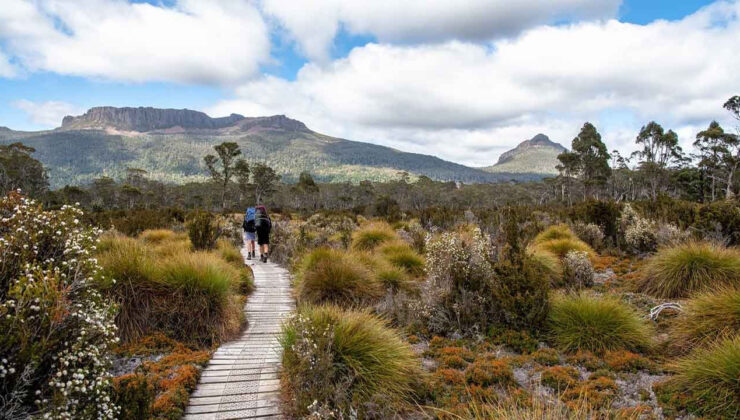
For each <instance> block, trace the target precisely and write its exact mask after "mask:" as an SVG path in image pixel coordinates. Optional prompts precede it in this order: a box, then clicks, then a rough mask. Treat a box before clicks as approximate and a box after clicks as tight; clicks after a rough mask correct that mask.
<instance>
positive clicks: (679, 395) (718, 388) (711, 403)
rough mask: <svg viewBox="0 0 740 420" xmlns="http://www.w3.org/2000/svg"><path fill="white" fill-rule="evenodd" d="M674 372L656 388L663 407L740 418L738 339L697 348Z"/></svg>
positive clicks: (703, 415) (678, 362) (707, 415)
mask: <svg viewBox="0 0 740 420" xmlns="http://www.w3.org/2000/svg"><path fill="white" fill-rule="evenodd" d="M673 369H674V370H675V371H676V375H675V376H673V377H672V378H671V379H669V380H668V381H667V382H665V383H663V384H660V385H656V394H657V395H658V400H659V401H661V402H662V403H663V404H667V405H668V406H673V407H675V408H678V409H679V410H687V411H689V412H691V413H692V414H695V415H698V416H702V417H707V418H716V419H730V418H738V417H740V336H736V337H734V338H726V339H724V340H721V341H718V342H716V343H715V344H713V345H712V346H709V347H704V348H699V349H697V350H695V351H694V352H692V353H691V354H690V355H688V356H686V357H684V358H682V359H680V360H678V361H677V362H675V363H674V364H673Z"/></svg>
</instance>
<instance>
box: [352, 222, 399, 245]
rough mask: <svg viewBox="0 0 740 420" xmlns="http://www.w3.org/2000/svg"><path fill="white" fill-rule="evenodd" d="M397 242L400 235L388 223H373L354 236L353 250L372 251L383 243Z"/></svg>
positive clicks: (357, 231)
mask: <svg viewBox="0 0 740 420" xmlns="http://www.w3.org/2000/svg"><path fill="white" fill-rule="evenodd" d="M395 240H398V235H397V234H396V231H394V230H393V228H392V227H391V226H390V225H389V224H388V223H385V222H372V223H368V224H366V225H364V226H362V227H361V228H359V229H357V230H356V231H355V232H354V233H353V234H352V249H354V250H357V251H370V250H373V249H375V248H376V247H378V246H379V245H381V244H383V243H386V242H392V241H395Z"/></svg>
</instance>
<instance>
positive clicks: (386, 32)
mask: <svg viewBox="0 0 740 420" xmlns="http://www.w3.org/2000/svg"><path fill="white" fill-rule="evenodd" d="M620 4H621V0H550V1H546V2H543V1H541V0H517V1H508V0H458V1H449V0H405V1H397V0H374V1H356V0H263V8H264V10H265V12H266V13H267V14H269V15H272V16H274V17H276V18H277V19H278V20H279V21H280V22H281V23H282V25H283V26H284V27H285V28H286V29H287V30H288V31H289V32H290V33H291V34H292V36H293V38H294V40H295V41H296V42H297V43H298V45H299V47H300V49H301V50H302V52H303V53H304V54H305V55H306V56H307V57H309V58H311V59H313V60H317V61H320V62H326V61H327V59H328V56H329V54H328V51H329V47H330V46H331V43H332V40H333V39H334V36H335V34H336V33H337V30H338V29H339V28H340V27H343V28H345V29H346V30H348V31H349V32H350V33H354V34H371V35H374V36H375V37H377V38H378V39H379V40H380V41H381V42H406V43H407V42H421V43H428V42H444V41H448V40H452V39H458V40H475V41H481V40H489V39H492V38H500V37H504V36H513V35H516V34H518V33H519V32H521V31H522V30H525V29H527V28H529V27H532V26H534V25H538V24H543V23H551V22H555V21H557V20H562V19H569V18H570V19H575V18H581V19H594V18H609V17H613V16H615V15H616V13H617V10H618V9H619V5H620Z"/></svg>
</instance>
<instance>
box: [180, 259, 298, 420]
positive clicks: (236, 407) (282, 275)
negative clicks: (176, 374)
mask: <svg viewBox="0 0 740 420" xmlns="http://www.w3.org/2000/svg"><path fill="white" fill-rule="evenodd" d="M242 256H246V250H245V248H242ZM245 262H246V263H248V265H249V266H250V267H251V268H252V271H253V273H254V285H255V291H254V293H252V295H251V296H249V299H248V300H247V304H246V305H245V306H244V313H245V314H246V317H247V321H248V325H247V328H246V330H245V331H244V332H243V333H242V335H241V337H240V338H239V339H237V340H235V341H230V342H227V343H224V344H222V345H221V346H220V347H219V348H218V350H216V352H215V353H214V354H213V358H212V359H211V360H210V361H209V362H208V366H207V367H206V368H205V369H204V370H203V373H202V375H201V378H200V382H199V383H198V387H197V388H196V389H195V391H193V393H192V394H191V395H190V401H189V402H188V407H187V409H186V411H185V417H184V418H185V419H186V420H191V419H192V420H206V419H208V420H215V419H251V418H259V419H281V418H283V416H282V415H281V414H280V403H279V393H280V380H279V378H278V373H279V369H280V358H281V356H282V348H281V347H280V343H279V342H278V339H279V335H280V327H281V325H282V322H283V320H285V319H286V318H287V317H289V316H290V315H291V314H292V313H293V311H294V310H295V301H294V300H293V295H292V294H291V289H290V274H289V273H288V271H287V270H285V269H284V268H282V267H280V266H279V265H277V264H275V263H272V262H268V263H262V262H260V261H259V260H251V261H247V260H246V258H245Z"/></svg>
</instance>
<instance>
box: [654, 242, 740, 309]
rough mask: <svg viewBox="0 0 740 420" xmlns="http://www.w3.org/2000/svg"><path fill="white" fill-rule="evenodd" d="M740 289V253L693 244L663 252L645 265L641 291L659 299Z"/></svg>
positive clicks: (714, 246)
mask: <svg viewBox="0 0 740 420" xmlns="http://www.w3.org/2000/svg"><path fill="white" fill-rule="evenodd" d="M737 286H740V251H738V250H736V249H732V248H724V247H721V246H717V245H713V244H710V243H700V242H691V243H686V244H684V245H679V246H676V247H673V248H666V249H662V250H660V252H658V253H657V254H656V255H654V256H653V257H652V258H650V259H649V260H648V261H647V263H646V264H645V265H644V266H643V268H642V270H641V273H640V284H639V288H640V290H641V291H643V292H645V293H649V294H651V295H653V296H656V297H659V298H682V297H687V296H689V295H691V294H692V293H695V292H699V291H704V290H711V289H717V288H720V287H737Z"/></svg>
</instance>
